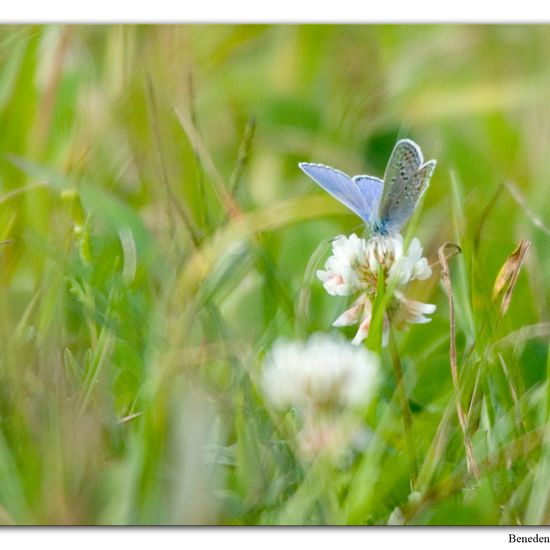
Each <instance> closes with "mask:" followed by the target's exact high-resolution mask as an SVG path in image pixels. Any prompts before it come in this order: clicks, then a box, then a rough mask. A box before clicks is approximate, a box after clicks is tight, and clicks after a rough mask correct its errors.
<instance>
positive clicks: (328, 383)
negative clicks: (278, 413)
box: [262, 334, 379, 410]
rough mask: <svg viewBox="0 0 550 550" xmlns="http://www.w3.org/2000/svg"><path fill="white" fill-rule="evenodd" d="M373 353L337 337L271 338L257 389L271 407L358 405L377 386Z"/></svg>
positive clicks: (313, 407)
mask: <svg viewBox="0 0 550 550" xmlns="http://www.w3.org/2000/svg"><path fill="white" fill-rule="evenodd" d="M378 368H379V363H378V358H377V356H376V355H374V354H373V353H371V352H369V351H367V350H365V349H363V348H356V347H353V346H351V345H350V344H349V343H348V342H347V341H346V340H344V339H343V338H341V337H335V336H328V335H324V334H314V335H313V336H311V337H310V338H309V340H308V341H307V342H288V341H279V342H277V343H276V344H275V345H274V347H273V349H272V351H271V353H270V354H269V356H268V357H267V359H266V362H265V364H264V370H263V379H262V388H263V390H264V392H265V394H266V396H267V398H268V400H269V401H270V402H271V403H272V404H273V406H275V407H277V408H281V409H282V408H287V407H297V408H298V409H301V410H311V409H324V410H337V409H345V408H353V407H356V406H361V405H364V404H366V403H368V401H369V400H370V399H371V397H372V395H373V393H374V391H375V389H376V385H377V377H378Z"/></svg>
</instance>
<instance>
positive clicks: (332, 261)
mask: <svg viewBox="0 0 550 550" xmlns="http://www.w3.org/2000/svg"><path fill="white" fill-rule="evenodd" d="M364 263H365V241H364V239H360V238H359V237H358V236H357V235H355V233H354V234H352V235H350V236H349V237H345V236H344V235H340V236H339V237H336V238H335V239H334V240H333V241H332V256H331V257H330V258H329V259H328V260H327V262H326V264H325V269H324V270H318V271H317V277H318V278H319V279H320V280H321V281H322V282H323V286H324V287H325V290H326V291H327V292H328V293H329V294H330V295H331V296H349V295H350V294H353V293H355V292H357V291H358V290H361V288H362V287H363V284H362V282H361V280H360V279H359V276H360V272H359V271H358V270H357V267H358V266H361V265H363V264H364Z"/></svg>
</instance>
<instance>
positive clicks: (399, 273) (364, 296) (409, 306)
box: [317, 234, 435, 345]
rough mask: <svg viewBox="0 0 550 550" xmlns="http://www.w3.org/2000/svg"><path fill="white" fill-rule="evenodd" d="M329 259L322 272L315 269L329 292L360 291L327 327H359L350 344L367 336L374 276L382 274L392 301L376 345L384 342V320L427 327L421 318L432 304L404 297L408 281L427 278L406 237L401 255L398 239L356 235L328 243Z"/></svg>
mask: <svg viewBox="0 0 550 550" xmlns="http://www.w3.org/2000/svg"><path fill="white" fill-rule="evenodd" d="M333 254H334V255H333V256H331V257H330V258H329V259H328V260H327V264H326V269H327V271H318V272H317V276H318V277H319V279H321V280H322V281H323V282H324V286H325V289H326V290H327V292H329V294H332V295H340V296H347V295H350V294H355V293H357V292H361V294H360V296H359V298H357V299H356V300H355V302H354V303H353V305H352V306H351V307H350V308H349V309H348V310H346V311H345V312H344V313H343V314H342V315H340V316H339V317H338V318H337V319H336V321H334V323H333V326H335V327H342V326H349V325H354V324H356V323H359V328H358V330H357V334H356V335H355V337H354V338H353V340H352V344H355V345H358V344H360V343H361V342H362V341H363V340H364V339H365V338H366V337H367V335H368V332H369V328H370V324H371V320H372V303H373V301H374V299H375V297H376V293H377V291H378V278H379V276H380V273H383V275H384V280H385V284H386V287H391V288H392V289H393V300H392V301H391V303H390V304H389V306H388V309H387V312H386V315H385V317H384V327H383V336H382V343H383V345H386V344H387V341H388V336H389V320H390V318H391V319H392V322H393V324H394V326H395V327H396V328H401V329H406V328H407V325H408V324H413V323H428V322H429V321H430V319H429V318H428V317H425V315H428V314H431V313H433V312H434V311H435V305H432V304H424V303H422V302H416V301H414V300H410V299H408V298H407V297H406V296H405V295H404V293H403V291H402V290H403V289H404V288H405V287H406V285H407V284H409V283H410V282H411V281H413V280H425V279H427V278H429V277H431V275H432V270H431V268H430V266H429V264H428V260H427V259H426V258H425V257H423V256H422V246H421V245H420V241H419V240H418V239H416V238H414V239H412V241H411V243H410V244H409V247H408V249H407V251H406V253H405V251H404V244H403V237H402V236H401V235H399V234H398V235H395V236H391V235H376V236H374V237H372V238H370V239H369V240H365V239H360V238H359V237H357V236H356V235H351V236H350V238H349V239H346V237H343V236H341V237H338V238H337V239H336V240H335V241H334V243H333Z"/></svg>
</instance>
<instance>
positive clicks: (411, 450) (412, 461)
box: [390, 323, 418, 491]
mask: <svg viewBox="0 0 550 550" xmlns="http://www.w3.org/2000/svg"><path fill="white" fill-rule="evenodd" d="M390 351H391V357H392V363H393V371H394V374H395V380H396V382H397V393H398V395H399V401H400V402H401V412H402V414H403V427H404V430H405V441H406V445H407V454H408V457H409V471H410V479H411V490H412V491H414V490H415V487H416V480H417V477H418V464H417V461H416V447H415V444H414V434H413V429H412V414H411V408H410V406H409V400H408V398H407V389H406V388H405V381H404V379H403V369H402V367H401V359H400V357H399V350H398V349H397V343H396V341H395V336H394V333H393V328H392V326H391V323H390Z"/></svg>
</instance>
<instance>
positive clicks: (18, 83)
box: [0, 25, 550, 525]
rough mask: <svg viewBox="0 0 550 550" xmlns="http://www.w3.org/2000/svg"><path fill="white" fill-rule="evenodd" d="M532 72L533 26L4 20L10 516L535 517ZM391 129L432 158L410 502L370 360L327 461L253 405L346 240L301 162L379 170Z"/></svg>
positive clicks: (0, 49) (1, 518)
mask: <svg viewBox="0 0 550 550" xmlns="http://www.w3.org/2000/svg"><path fill="white" fill-rule="evenodd" d="M549 55H550V31H549V28H548V27H546V26H531V27H522V26H481V25H477V26H444V25H441V26H405V25H403V26H317V25H306V26H291V25H284V26H254V25H250V26H233V25H226V26H161V25H156V26H134V25H128V26H116V25H110V26H103V27H102V26H77V27H72V26H53V25H52V26H3V27H0V128H1V129H2V131H1V132H0V185H1V187H0V189H1V193H0V240H5V241H6V242H5V243H3V244H2V245H1V246H0V261H1V265H2V269H1V271H0V311H1V312H2V323H0V346H1V347H0V350H1V353H0V522H2V523H6V524H247V525H249V524H288V523H291V524H386V523H411V524H524V523H529V524H541V523H548V522H550V503H549V502H548V494H549V491H548V489H549V487H548V479H549V475H548V473H549V471H550V452H549V449H550V447H549V441H550V440H549V434H550V432H549V428H548V426H549V424H548V415H549V411H550V407H549V401H548V399H549V397H548V396H549V395H550V393H549V391H550V390H549V388H550V386H549V385H548V372H549V371H548V369H549V364H550V363H549V361H548V357H549V355H548V345H549V344H548V342H549V339H548V336H549V335H550V318H549V314H550V310H549V307H550V302H549V300H550V287H549V285H548V284H547V281H548V280H549V277H550V256H549V255H548V251H549V246H548V234H549V231H550V229H549V228H550V220H548V219H547V215H546V212H547V210H548V208H549V207H550V198H549V195H548V193H547V188H548V186H547V181H548V178H549V177H550V156H549V155H548V150H549V147H550V137H549V136H550V134H549V129H550V114H549V113H550V110H549V99H548V93H547V90H548V85H549V84H550V69H549V64H548V56H549ZM405 136H410V137H412V138H413V139H415V141H417V142H418V143H419V144H420V145H421V146H422V149H423V150H424V151H425V154H426V156H427V157H428V158H437V160H438V168H437V170H436V172H435V175H434V177H433V179H432V183H431V186H430V188H429V190H428V192H427V194H426V198H425V200H424V202H423V207H422V211H421V212H420V214H419V216H418V218H417V219H416V220H414V221H413V222H411V223H413V224H414V227H415V235H417V236H419V238H420V239H421V241H422V243H423V244H424V245H425V253H426V255H427V256H428V258H429V259H430V261H431V262H432V263H433V265H434V276H433V277H432V278H431V279H430V280H429V283H428V284H426V283H424V284H422V285H419V286H418V288H417V293H416V296H417V297H418V298H419V299H421V300H425V301H430V302H432V303H436V304H437V306H438V309H437V312H436V314H435V315H434V316H433V317H434V318H433V321H432V323H431V324H429V325H420V326H414V327H412V328H411V330H410V331H409V332H407V333H404V334H397V335H396V342H395V347H396V350H398V353H399V359H400V365H401V367H402V370H403V384H404V388H405V390H406V395H407V396H408V398H409V403H408V405H409V408H410V411H411V419H410V420H411V424H412V434H413V437H414V454H415V457H416V460H417V465H416V466H415V468H416V467H417V469H418V478H417V480H416V484H415V491H414V492H411V488H410V464H409V458H410V456H409V455H410V449H408V448H407V443H408V441H407V440H406V439H405V438H404V437H403V418H402V407H400V406H399V399H398V398H397V396H396V395H394V394H395V392H396V391H398V389H399V388H397V387H396V384H395V379H394V375H393V368H392V358H391V354H390V352H389V351H388V350H383V352H382V363H383V384H382V387H381V390H380V393H379V395H378V397H377V399H376V402H375V403H374V404H373V405H372V406H371V407H370V408H369V409H368V411H366V412H365V418H364V421H365V425H366V426H367V427H368V429H367V437H366V441H365V444H364V445H363V447H362V448H361V449H358V450H355V451H350V453H348V454H347V455H346V457H345V459H344V460H343V461H341V462H339V463H338V464H328V463H325V462H322V461H321V462H315V463H313V464H307V463H304V462H303V461H302V460H300V458H299V456H298V454H297V452H296V441H295V438H296V433H297V419H296V418H295V417H294V416H293V414H292V413H289V414H287V415H281V414H277V413H275V412H274V411H272V410H271V408H270V407H269V406H268V405H267V404H266V402H265V397H264V396H263V394H262V392H261V387H260V384H259V380H260V373H261V364H262V360H263V358H264V356H265V353H266V351H267V350H268V349H269V348H270V346H271V344H272V342H273V341H274V340H275V339H276V338H278V337H280V336H287V337H291V338H296V337H303V336H306V335H308V334H311V333H313V332H315V331H327V330H329V327H330V325H331V323H332V321H333V320H334V319H335V318H336V316H337V314H338V312H340V311H342V309H343V306H344V305H345V303H344V302H345V299H344V298H341V299H334V298H331V297H329V296H327V295H326V293H324V291H323V289H322V285H321V284H320V282H319V281H318V280H317V279H316V278H315V275H314V274H315V269H316V268H317V267H319V266H321V265H322V264H323V262H324V260H325V258H326V257H327V255H328V250H329V246H330V243H329V241H330V239H332V238H333V237H334V236H336V235H338V234H342V233H344V234H349V233H351V232H353V231H355V232H360V231H361V228H360V227H358V225H359V219H358V218H356V217H355V216H354V215H353V214H351V213H350V212H347V211H346V210H345V208H344V207H342V206H341V205H339V204H338V203H337V202H336V201H335V200H334V199H332V198H331V197H330V196H328V195H327V194H323V193H322V192H321V191H319V190H318V189H316V188H315V186H314V184H313V183H312V182H311V181H310V180H308V179H307V178H306V177H304V175H303V174H302V173H301V172H300V171H299V169H298V168H297V163H298V162H299V161H309V160H311V161H313V162H321V163H325V164H330V165H334V166H336V167H339V168H341V169H343V170H345V171H346V172H348V173H369V174H375V175H378V176H382V174H383V170H384V166H385V163H386V160H387V158H388V155H389V153H390V151H391V149H392V147H393V144H394V143H395V140H396V139H397V138H398V137H405ZM522 240H524V241H530V242H531V243H532V245H531V247H530V249H529V250H528V251H527V254H526V255H525V258H524V262H523V263H522V262H520V263H519V265H518V264H517V262H516V264H513V259H512V260H510V262H512V264H510V263H509V264H507V265H508V268H506V269H508V271H504V272H502V271H501V268H502V266H503V265H504V264H505V262H506V261H507V259H508V258H509V257H510V255H512V253H513V252H514V250H515V249H516V246H517V245H518V244H519V243H520V241H522ZM446 241H449V242H453V243H456V244H457V245H459V246H460V248H461V251H462V253H461V254H459V255H456V256H455V257H453V258H449V259H448V277H449V278H448V279H443V280H442V279H441V277H440V268H439V263H438V253H437V251H438V249H439V248H440V247H441V246H442V245H443V244H444V243H445V242H446ZM516 268H517V269H516ZM514 269H515V271H514ZM499 272H500V274H501V277H505V278H506V277H508V279H506V280H503V279H500V283H501V284H504V285H505V286H506V285H508V286H507V288H508V289H509V303H508V304H507V307H506V308H504V307H503V302H502V299H503V298H502V294H501V293H498V292H497V293H496V294H495V293H494V292H493V290H494V285H495V281H496V280H497V277H498V276H499ZM503 273H504V274H503ZM512 276H513V277H515V279H514V281H513V284H512V282H511V277H512ZM516 279H517V280H516ZM445 280H447V281H448V280H450V281H451V282H452V285H451V286H452V289H451V286H447V287H445V285H444V282H445ZM446 289H447V290H448V291H451V293H450V294H449V296H451V297H452V300H453V301H452V302H449V296H448V295H447V294H446V292H445V290H446ZM450 304H452V306H453V309H452V311H451V310H450V309H449V305H450ZM451 315H452V316H453V319H454V322H453V325H452V329H453V330H452V331H451V325H450V316H451ZM352 328H353V327H352ZM340 330H341V329H340ZM345 334H346V335H348V336H350V338H351V337H352V335H353V332H348V331H347V330H346V331H345ZM450 348H451V349H452V353H451V355H450V354H449V349H450ZM451 367H453V369H455V368H456V371H452V370H451ZM452 372H454V373H455V375H456V376H455V377H454V378H455V379H454V380H453V376H452ZM457 410H458V411H462V412H459V416H460V419H459V417H458V416H457ZM409 443H410V441H409ZM472 461H474V462H473V463H472ZM473 464H475V466H473Z"/></svg>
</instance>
